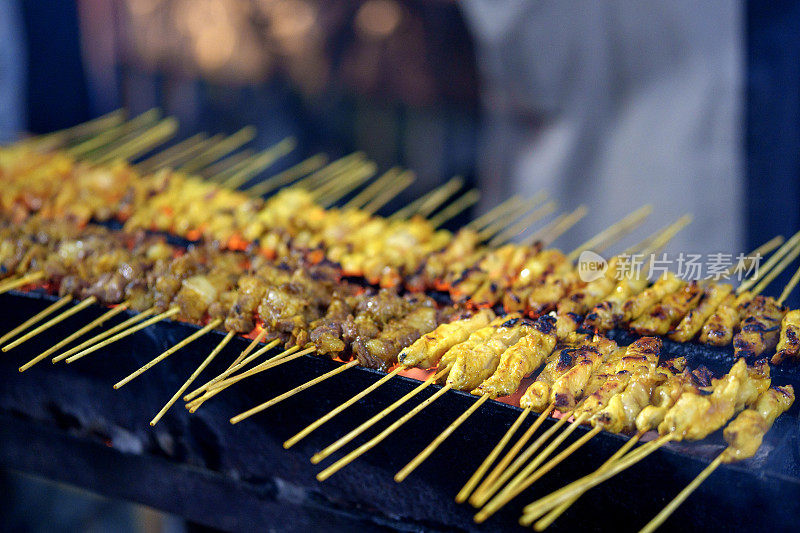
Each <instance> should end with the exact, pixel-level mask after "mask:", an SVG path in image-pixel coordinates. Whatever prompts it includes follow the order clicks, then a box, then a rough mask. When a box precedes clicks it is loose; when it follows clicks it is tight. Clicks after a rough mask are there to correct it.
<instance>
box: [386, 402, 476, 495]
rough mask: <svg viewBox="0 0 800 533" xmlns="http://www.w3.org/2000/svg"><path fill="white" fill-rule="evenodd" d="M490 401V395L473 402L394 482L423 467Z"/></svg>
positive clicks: (396, 476) (399, 473)
mask: <svg viewBox="0 0 800 533" xmlns="http://www.w3.org/2000/svg"><path fill="white" fill-rule="evenodd" d="M488 399H489V395H488V394H484V395H482V396H481V397H480V398H478V399H477V400H476V401H475V402H473V403H472V405H470V406H469V409H467V410H466V411H464V412H463V413H461V416H459V417H458V418H456V419H455V420H454V421H453V422H451V423H450V425H449V426H447V428H446V429H445V430H444V431H442V432H441V433H439V435H438V436H437V437H436V438H435V439H433V441H432V442H431V443H430V444H428V445H427V446H426V447H425V448H424V449H423V450H422V451H421V452H419V454H417V456H416V457H414V458H413V459H412V460H411V461H410V462H409V463H408V464H407V465H406V466H404V467H403V468H402V469H401V470H400V471H399V472H398V473H397V474H395V476H394V480H395V481H397V482H398V483H400V482H401V481H403V480H404V479H405V478H407V477H408V475H409V474H411V472H413V471H414V470H415V469H416V468H417V467H418V466H419V465H421V464H422V463H423V462H424V461H425V459H427V458H428V457H430V455H431V454H432V453H433V452H434V451H436V448H438V447H439V446H440V445H441V444H442V443H443V442H444V441H445V440H446V439H447V437H449V436H450V435H451V434H452V433H453V432H454V431H455V430H456V429H458V427H459V426H460V425H461V424H463V423H464V422H465V421H466V420H467V418H469V417H470V416H471V415H472V413H474V412H475V411H477V410H478V408H479V407H480V406H481V405H483V404H484V403H485V402H486V400H488Z"/></svg>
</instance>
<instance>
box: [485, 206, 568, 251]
mask: <svg viewBox="0 0 800 533" xmlns="http://www.w3.org/2000/svg"><path fill="white" fill-rule="evenodd" d="M556 206H557V204H556V203H555V202H547V203H546V204H544V205H543V206H542V207H540V208H538V209H536V210H534V211H532V212H530V213H529V214H528V215H527V216H524V217H522V219H520V220H519V222H517V223H516V224H514V225H513V226H510V227H508V228H506V229H504V230H503V231H501V232H500V233H498V234H497V235H495V236H494V237H492V239H491V240H490V241H489V246H499V245H501V244H505V243H506V242H508V241H510V240H511V239H513V238H514V237H516V236H517V235H519V234H520V233H522V232H523V231H525V230H526V229H528V228H529V227H531V225H533V224H535V223H536V222H538V221H539V220H541V219H543V218H544V217H546V216H548V215H550V214H551V213H553V212H554V211H555V210H556Z"/></svg>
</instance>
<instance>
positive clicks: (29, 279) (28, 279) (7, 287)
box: [0, 272, 44, 294]
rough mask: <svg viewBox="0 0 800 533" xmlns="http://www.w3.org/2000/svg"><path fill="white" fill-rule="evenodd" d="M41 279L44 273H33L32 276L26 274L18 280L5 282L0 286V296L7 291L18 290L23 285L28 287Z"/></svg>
mask: <svg viewBox="0 0 800 533" xmlns="http://www.w3.org/2000/svg"><path fill="white" fill-rule="evenodd" d="M43 277H44V272H34V273H32V274H26V275H24V276H22V277H19V278H15V279H12V280H7V281H5V282H3V283H2V284H0V294H4V293H6V292H8V291H13V290H14V289H19V288H20V287H24V286H25V285H30V284H31V283H34V282H36V281H39V280H40V279H42V278H43Z"/></svg>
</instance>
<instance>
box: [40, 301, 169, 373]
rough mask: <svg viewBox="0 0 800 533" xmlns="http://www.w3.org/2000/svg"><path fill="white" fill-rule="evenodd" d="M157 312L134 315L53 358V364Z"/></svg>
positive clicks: (151, 309) (150, 310)
mask: <svg viewBox="0 0 800 533" xmlns="http://www.w3.org/2000/svg"><path fill="white" fill-rule="evenodd" d="M155 312H156V310H155V308H150V309H147V310H145V311H142V312H141V313H138V314H136V315H133V316H132V317H130V318H128V319H127V320H125V321H123V322H120V323H119V324H117V325H116V326H113V327H111V328H109V329H107V330H106V331H104V332H102V333H98V334H97V335H95V336H94V337H92V338H90V339H89V340H87V341H84V342H82V343H81V344H79V345H78V346H75V347H73V348H70V349H69V350H67V351H66V352H64V353H61V354H58V355H57V356H55V357H53V363H54V364H55V363H58V362H59V361H63V360H64V359H66V358H67V357H69V356H71V355H73V354H76V353H78V352H80V351H81V350H83V349H84V348H88V347H89V346H92V345H93V344H96V343H98V342H100V341H101V340H103V339H107V338H108V337H110V336H111V335H113V334H115V333H117V332H119V331H122V330H124V329H126V328H128V327H129V326H132V325H134V324H138V323H139V322H141V321H142V320H144V319H145V318H147V317H149V316H152V315H153V314H155Z"/></svg>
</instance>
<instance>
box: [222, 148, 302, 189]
mask: <svg viewBox="0 0 800 533" xmlns="http://www.w3.org/2000/svg"><path fill="white" fill-rule="evenodd" d="M295 146H297V141H295V139H294V137H287V138H285V139H283V140H282V141H280V142H279V143H277V144H275V145H274V146H270V147H269V148H267V149H265V150H263V151H261V152H259V153H258V154H256V155H255V156H254V157H253V158H252V160H250V161H248V162H247V164H245V165H244V167H243V168H241V169H238V170H237V171H236V172H234V173H232V174H230V175H229V176H227V177H225V178H224V179H223V180H221V183H220V185H221V186H222V187H227V188H229V189H238V188H239V187H241V186H242V185H244V184H245V183H247V181H248V180H250V178H252V177H253V176H257V175H258V174H260V173H261V172H263V171H264V170H266V169H267V168H269V167H270V166H271V165H272V164H273V163H275V161H277V160H278V159H280V158H281V157H283V156H285V155H287V154H288V153H290V152H291V151H292V150H294V148H295Z"/></svg>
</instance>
